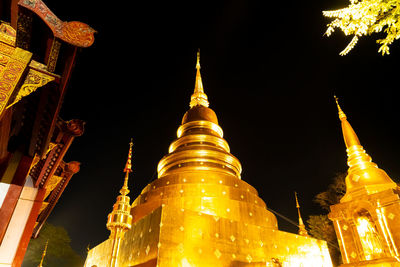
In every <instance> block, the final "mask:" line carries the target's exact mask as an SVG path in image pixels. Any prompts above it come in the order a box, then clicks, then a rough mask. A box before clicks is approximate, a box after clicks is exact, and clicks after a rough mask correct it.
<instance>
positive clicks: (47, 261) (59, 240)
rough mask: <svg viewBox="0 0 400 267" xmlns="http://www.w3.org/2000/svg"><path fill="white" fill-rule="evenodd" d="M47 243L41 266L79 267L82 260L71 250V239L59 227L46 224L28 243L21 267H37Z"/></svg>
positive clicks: (81, 264)
mask: <svg viewBox="0 0 400 267" xmlns="http://www.w3.org/2000/svg"><path fill="white" fill-rule="evenodd" d="M47 241H48V247H47V253H46V256H45V258H44V261H43V266H57V267H67V266H68V267H78V266H79V267H81V266H83V263H84V261H83V259H82V257H81V256H79V255H78V253H76V252H75V251H74V250H73V249H72V248H71V245H70V244H71V239H70V237H69V236H68V233H67V231H66V230H65V229H64V228H63V227H60V226H54V225H52V224H49V223H46V224H45V225H44V226H43V228H42V230H41V231H40V235H39V237H38V238H36V239H32V240H31V242H29V246H28V250H27V252H26V254H25V258H24V262H23V263H22V267H37V266H38V264H39V263H40V260H41V257H42V253H43V250H44V248H45V245H46V242H47Z"/></svg>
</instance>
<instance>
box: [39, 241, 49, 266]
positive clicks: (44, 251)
mask: <svg viewBox="0 0 400 267" xmlns="http://www.w3.org/2000/svg"><path fill="white" fill-rule="evenodd" d="M48 244H49V240H47V241H46V245H45V246H44V250H43V254H42V259H41V260H40V263H39V265H38V267H43V261H44V257H45V256H46V252H47V245H48Z"/></svg>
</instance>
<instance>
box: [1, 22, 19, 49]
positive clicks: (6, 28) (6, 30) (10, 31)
mask: <svg viewBox="0 0 400 267" xmlns="http://www.w3.org/2000/svg"><path fill="white" fill-rule="evenodd" d="M15 37H16V32H15V30H14V28H13V27H11V26H10V25H8V24H6V23H4V22H3V23H2V24H0V42H3V43H6V44H8V45H11V46H15Z"/></svg>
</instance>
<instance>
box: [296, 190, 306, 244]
mask: <svg viewBox="0 0 400 267" xmlns="http://www.w3.org/2000/svg"><path fill="white" fill-rule="evenodd" d="M294 196H295V198H296V208H297V213H298V216H299V235H302V236H308V232H307V230H306V226H305V225H304V222H303V219H302V218H301V214H300V205H299V200H298V199H297V192H294Z"/></svg>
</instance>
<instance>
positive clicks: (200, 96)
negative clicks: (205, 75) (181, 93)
mask: <svg viewBox="0 0 400 267" xmlns="http://www.w3.org/2000/svg"><path fill="white" fill-rule="evenodd" d="M200 68H201V67H200V49H199V50H198V51H197V62H196V69H197V72H196V82H195V85H194V92H193V94H192V96H191V97H190V107H191V108H192V107H194V106H197V105H201V106H204V107H208V105H209V103H208V98H207V95H206V94H205V93H204V89H203V82H202V80H201V74H200Z"/></svg>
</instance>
